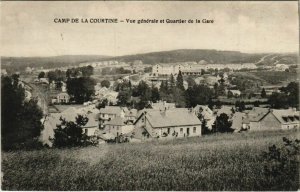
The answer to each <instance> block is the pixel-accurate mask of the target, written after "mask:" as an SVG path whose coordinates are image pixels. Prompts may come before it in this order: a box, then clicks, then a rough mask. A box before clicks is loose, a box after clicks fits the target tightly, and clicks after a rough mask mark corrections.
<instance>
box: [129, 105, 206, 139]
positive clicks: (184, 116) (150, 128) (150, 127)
mask: <svg viewBox="0 0 300 192" xmlns="http://www.w3.org/2000/svg"><path fill="white" fill-rule="evenodd" d="M134 127H135V130H134V137H135V138H138V139H142V140H145V139H151V138H158V139H159V138H180V137H193V136H201V122H200V120H199V119H198V118H197V116H196V115H195V114H194V113H193V111H192V110H188V109H186V108H175V109H169V110H155V109H149V110H145V111H144V112H143V113H142V114H141V115H140V116H139V117H138V119H137V120H136V122H135V123H134Z"/></svg>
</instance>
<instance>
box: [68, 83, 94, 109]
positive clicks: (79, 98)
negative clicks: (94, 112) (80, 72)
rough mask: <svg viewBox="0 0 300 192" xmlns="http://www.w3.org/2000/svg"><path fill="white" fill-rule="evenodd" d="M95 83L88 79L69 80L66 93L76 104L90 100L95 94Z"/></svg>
mask: <svg viewBox="0 0 300 192" xmlns="http://www.w3.org/2000/svg"><path fill="white" fill-rule="evenodd" d="M95 84H96V83H95V81H94V79H92V78H90V77H79V78H69V79H68V80H67V92H68V94H69V95H70V96H71V98H72V99H73V100H74V101H75V102H76V103H80V104H81V103H83V102H86V101H89V100H91V99H92V95H93V94H94V93H95V87H94V86H95Z"/></svg>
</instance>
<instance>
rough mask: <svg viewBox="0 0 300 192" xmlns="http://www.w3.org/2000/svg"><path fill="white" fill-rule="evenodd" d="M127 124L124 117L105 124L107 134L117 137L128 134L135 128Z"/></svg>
mask: <svg viewBox="0 0 300 192" xmlns="http://www.w3.org/2000/svg"><path fill="white" fill-rule="evenodd" d="M127 122H128V121H127V120H126V119H125V118H123V117H116V118H114V119H112V120H111V121H108V122H106V123H105V127H104V130H105V133H109V134H113V135H114V136H115V137H118V136H120V135H125V134H128V133H130V132H132V131H133V129H134V126H133V124H130V123H127Z"/></svg>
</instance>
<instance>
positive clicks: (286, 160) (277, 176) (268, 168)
mask: <svg viewBox="0 0 300 192" xmlns="http://www.w3.org/2000/svg"><path fill="white" fill-rule="evenodd" d="M283 142H284V144H283V145H282V146H280V147H277V146H276V145H272V146H270V147H269V151H267V152H263V154H262V157H263V159H264V174H265V176H266V177H267V178H269V180H270V181H271V185H272V183H273V184H274V185H276V184H278V183H281V180H282V179H285V180H288V181H294V180H295V179H296V178H295V177H297V176H298V175H299V173H298V172H299V161H298V159H297V158H298V156H299V155H300V146H299V143H300V141H299V140H298V139H296V140H294V141H292V140H289V139H287V138H286V137H283ZM295 172H297V174H293V173H295ZM296 180H299V179H296ZM276 189H278V188H276Z"/></svg>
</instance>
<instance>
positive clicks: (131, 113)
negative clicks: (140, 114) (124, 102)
mask: <svg viewBox="0 0 300 192" xmlns="http://www.w3.org/2000/svg"><path fill="white" fill-rule="evenodd" d="M136 115H137V110H136V109H130V110H128V111H127V112H126V114H125V116H129V117H136Z"/></svg>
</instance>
